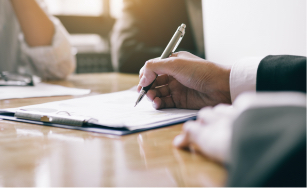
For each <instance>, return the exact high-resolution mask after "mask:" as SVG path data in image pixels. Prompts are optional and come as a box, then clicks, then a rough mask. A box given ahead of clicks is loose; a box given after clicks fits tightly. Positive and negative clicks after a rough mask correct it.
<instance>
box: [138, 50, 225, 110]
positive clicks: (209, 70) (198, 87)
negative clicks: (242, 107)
mask: <svg viewBox="0 0 307 188" xmlns="http://www.w3.org/2000/svg"><path fill="white" fill-rule="evenodd" d="M230 70H231V65H220V64H216V63H213V62H210V61H207V60H205V59H202V58H200V57H197V56H195V55H193V54H191V53H189V52H177V53H173V54H171V56H170V57H169V58H165V59H161V58H157V59H152V60H148V61H147V62H146V64H145V65H144V66H143V68H142V69H141V71H140V78H141V80H140V83H139V86H138V91H139V92H141V95H140V97H139V99H138V101H140V99H141V98H142V97H143V96H144V95H145V94H146V96H147V97H148V98H149V99H150V100H151V101H152V102H153V106H154V108H156V109H162V108H182V109H201V108H203V107H205V106H215V105H217V104H219V103H226V104H227V103H228V104H230V103H231V97H230V89H229V76H230ZM157 75H159V76H157ZM146 86H148V87H146ZM144 87H145V88H146V90H144Z"/></svg>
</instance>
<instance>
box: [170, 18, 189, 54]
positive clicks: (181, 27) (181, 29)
mask: <svg viewBox="0 0 307 188" xmlns="http://www.w3.org/2000/svg"><path fill="white" fill-rule="evenodd" d="M185 28H186V25H185V24H181V26H179V27H178V29H177V31H178V32H180V33H181V36H180V38H179V40H178V41H177V43H176V45H175V46H174V48H173V50H172V53H174V52H175V51H176V49H177V47H178V46H179V44H180V42H181V40H182V39H183V36H184V34H185Z"/></svg>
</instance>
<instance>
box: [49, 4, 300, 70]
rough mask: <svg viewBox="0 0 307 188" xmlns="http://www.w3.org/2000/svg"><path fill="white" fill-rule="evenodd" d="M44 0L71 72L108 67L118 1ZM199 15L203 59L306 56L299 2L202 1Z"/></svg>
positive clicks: (118, 13) (223, 61) (119, 6)
mask: <svg viewBox="0 0 307 188" xmlns="http://www.w3.org/2000/svg"><path fill="white" fill-rule="evenodd" d="M45 1H46V3H47V6H48V9H49V11H50V12H51V13H52V14H53V15H55V16H56V17H58V18H59V19H60V20H61V22H62V23H63V25H64V26H65V27H66V29H67V30H68V32H69V33H70V34H71V37H70V40H71V43H72V45H73V46H74V49H75V52H76V56H77V69H76V73H93V72H111V71H113V68H112V63H111V57H110V34H111V31H112V28H113V26H114V24H115V22H116V19H118V18H119V17H120V16H121V15H122V8H123V0H45ZM189 1H197V0H189ZM199 1H201V0H199ZM202 15H203V26H204V31H203V32H204V40H202V43H203V44H204V48H205V50H204V54H205V58H206V59H207V60H210V61H213V62H216V63H221V64H232V63H234V62H235V61H236V60H238V59H240V58H244V57H246V56H265V55H269V54H272V55H274V54H291V55H302V56H306V1H305V0H249V1H245V0H233V1H231V2H230V1H228V0H214V1H212V0H202ZM165 16H169V15H167V13H165ZM201 27H202V26H201ZM185 38H186V40H187V37H185ZM165 45H166V44H165Z"/></svg>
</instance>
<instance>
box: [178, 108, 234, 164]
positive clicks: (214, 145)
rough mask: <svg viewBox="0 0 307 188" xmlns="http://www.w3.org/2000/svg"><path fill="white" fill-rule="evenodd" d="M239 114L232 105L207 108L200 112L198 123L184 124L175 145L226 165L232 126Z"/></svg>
mask: <svg viewBox="0 0 307 188" xmlns="http://www.w3.org/2000/svg"><path fill="white" fill-rule="evenodd" d="M237 114H238V111H237V110H235V109H233V108H232V107H231V106H230V105H225V104H220V105H218V106H216V107H214V108H212V107H206V108H204V109H202V110H201V111H200V112H199V114H198V117H197V121H189V122H187V123H185V124H184V127H183V131H182V133H181V134H180V135H178V136H177V137H176V138H175V139H174V142H173V144H174V145H175V146H176V147H178V148H188V149H191V150H196V151H197V152H199V153H201V154H203V155H205V156H207V157H210V158H212V159H214V160H216V161H219V162H222V163H225V162H227V160H228V157H229V149H230V142H231V136H232V124H233V120H234V119H235V118H236V117H237Z"/></svg>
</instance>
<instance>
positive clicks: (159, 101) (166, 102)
mask: <svg viewBox="0 0 307 188" xmlns="http://www.w3.org/2000/svg"><path fill="white" fill-rule="evenodd" d="M153 107H154V108H155V109H157V110H158V109H163V108H175V107H176V105H175V103H174V101H173V99H172V97H161V98H159V97H156V98H155V99H154V100H153Z"/></svg>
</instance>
